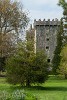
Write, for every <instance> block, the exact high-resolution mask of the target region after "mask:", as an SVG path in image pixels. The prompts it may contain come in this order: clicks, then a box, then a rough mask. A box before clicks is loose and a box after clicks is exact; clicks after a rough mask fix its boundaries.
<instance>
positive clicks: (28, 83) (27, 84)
mask: <svg viewBox="0 0 67 100" xmlns="http://www.w3.org/2000/svg"><path fill="white" fill-rule="evenodd" d="M26 86H27V87H30V80H29V79H27V80H26Z"/></svg>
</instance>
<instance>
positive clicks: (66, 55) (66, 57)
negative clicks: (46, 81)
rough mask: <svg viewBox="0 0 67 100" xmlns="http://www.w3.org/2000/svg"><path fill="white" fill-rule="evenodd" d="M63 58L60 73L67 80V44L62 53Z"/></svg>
mask: <svg viewBox="0 0 67 100" xmlns="http://www.w3.org/2000/svg"><path fill="white" fill-rule="evenodd" d="M60 56H61V62H60V65H59V70H58V72H59V73H60V74H62V75H64V76H65V78H66V79H67V44H66V45H65V46H64V47H63V49H62V50H61V53H60Z"/></svg>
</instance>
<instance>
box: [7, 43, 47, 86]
mask: <svg viewBox="0 0 67 100" xmlns="http://www.w3.org/2000/svg"><path fill="white" fill-rule="evenodd" d="M26 46H27V42H26V43H19V46H18V50H17V52H16V54H15V55H14V56H12V57H10V58H8V59H7V62H6V71H7V81H8V82H9V83H12V84H17V83H19V84H21V85H25V84H26V86H29V85H31V83H43V82H44V81H45V80H46V79H47V76H48V72H47V68H48V64H47V61H46V56H45V53H44V52H41V51H40V52H37V53H36V54H35V53H34V51H33V50H31V49H29V48H28V49H27V47H26ZM30 47H31V45H30Z"/></svg>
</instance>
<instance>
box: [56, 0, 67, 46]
mask: <svg viewBox="0 0 67 100" xmlns="http://www.w3.org/2000/svg"><path fill="white" fill-rule="evenodd" d="M58 5H59V6H61V7H62V8H63V44H64V45H65V44H66V43H67V2H66V0H59V3H58Z"/></svg>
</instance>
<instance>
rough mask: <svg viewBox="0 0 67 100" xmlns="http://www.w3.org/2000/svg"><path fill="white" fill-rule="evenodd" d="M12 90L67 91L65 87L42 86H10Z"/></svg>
mask: <svg viewBox="0 0 67 100" xmlns="http://www.w3.org/2000/svg"><path fill="white" fill-rule="evenodd" d="M10 88H11V89H12V90H16V89H29V90H45V91H67V87H61V86H58V87H43V86H30V87H26V86H11V87H10Z"/></svg>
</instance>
